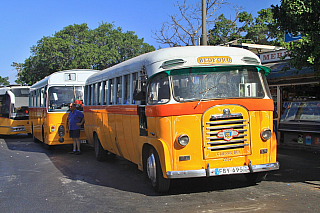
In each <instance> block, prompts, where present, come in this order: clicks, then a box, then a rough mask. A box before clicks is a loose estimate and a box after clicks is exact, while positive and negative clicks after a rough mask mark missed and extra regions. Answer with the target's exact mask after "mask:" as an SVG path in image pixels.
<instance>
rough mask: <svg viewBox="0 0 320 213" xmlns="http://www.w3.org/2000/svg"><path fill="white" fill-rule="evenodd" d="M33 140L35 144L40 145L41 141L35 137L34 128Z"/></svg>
mask: <svg viewBox="0 0 320 213" xmlns="http://www.w3.org/2000/svg"><path fill="white" fill-rule="evenodd" d="M32 139H33V142H35V143H40V141H39V140H38V139H37V138H36V137H35V136H34V132H33V127H32Z"/></svg>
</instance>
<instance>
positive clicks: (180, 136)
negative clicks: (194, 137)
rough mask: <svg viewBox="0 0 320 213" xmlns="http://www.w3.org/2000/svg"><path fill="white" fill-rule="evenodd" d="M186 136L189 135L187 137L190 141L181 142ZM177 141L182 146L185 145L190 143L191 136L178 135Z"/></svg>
mask: <svg viewBox="0 0 320 213" xmlns="http://www.w3.org/2000/svg"><path fill="white" fill-rule="evenodd" d="M184 137H187V138H188V141H187V143H185V144H184V143H182V142H181V141H182V139H183V138H184ZM176 141H177V143H178V144H179V145H180V146H182V147H185V146H187V145H188V144H189V142H190V138H189V136H188V135H187V134H181V135H179V136H178V137H177V140H176Z"/></svg>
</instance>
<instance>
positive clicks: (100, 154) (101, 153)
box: [94, 135, 107, 161]
mask: <svg viewBox="0 0 320 213" xmlns="http://www.w3.org/2000/svg"><path fill="white" fill-rule="evenodd" d="M94 152H95V155H96V159H97V161H106V160H107V151H106V150H104V149H103V147H102V145H101V143H100V140H99V138H98V136H97V135H94Z"/></svg>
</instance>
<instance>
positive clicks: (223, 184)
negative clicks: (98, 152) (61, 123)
mask: <svg viewBox="0 0 320 213" xmlns="http://www.w3.org/2000/svg"><path fill="white" fill-rule="evenodd" d="M70 150H71V146H58V147H55V148H54V149H53V150H46V149H45V148H44V147H43V146H42V144H39V143H34V142H33V141H32V138H28V137H27V136H25V135H22V136H10V137H8V136H0V212H183V213H189V212H204V213H206V212H320V204H319V201H320V153H315V152H310V151H303V150H292V149H280V150H278V161H279V162H280V170H278V171H273V172H270V173H269V174H268V176H267V179H266V180H265V181H263V182H261V183H259V184H255V185H250V184H248V183H247V182H246V179H245V178H244V177H243V176H242V175H232V176H221V177H213V178H194V179H182V180H174V181H172V183H171V188H170V191H169V193H167V194H157V193H156V192H154V191H153V189H152V188H151V186H150V185H149V183H148V182H147V181H146V180H145V179H144V176H143V174H142V172H141V171H139V170H138V169H137V166H136V165H135V164H133V163H131V162H129V161H126V160H124V159H122V158H120V157H117V158H116V160H115V161H113V162H98V161H96V160H95V157H94V152H93V148H92V147H90V146H88V145H83V146H82V155H70V154H68V152H69V151H70Z"/></svg>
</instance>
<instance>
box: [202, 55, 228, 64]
mask: <svg viewBox="0 0 320 213" xmlns="http://www.w3.org/2000/svg"><path fill="white" fill-rule="evenodd" d="M197 61H198V63H199V64H230V63H232V59H231V57H229V56H205V57H199V58H198V59H197Z"/></svg>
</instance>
